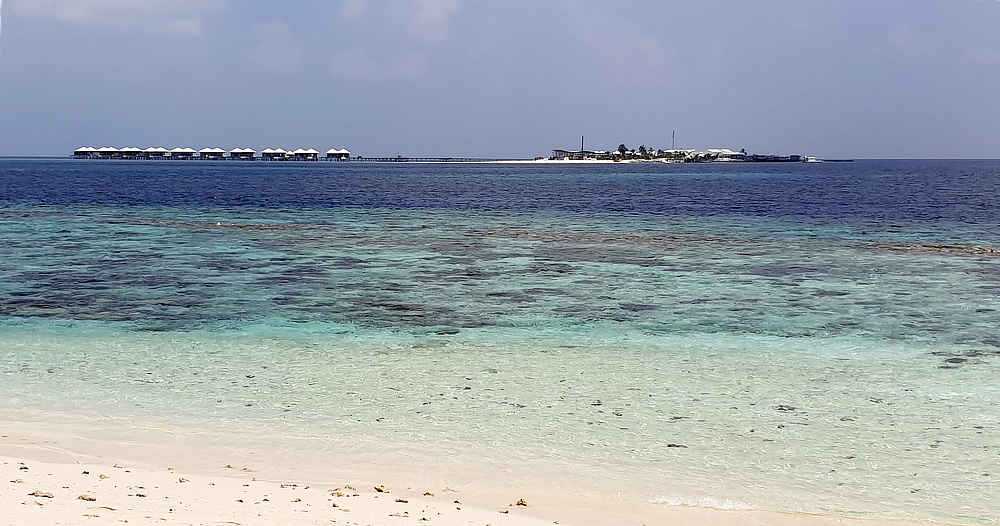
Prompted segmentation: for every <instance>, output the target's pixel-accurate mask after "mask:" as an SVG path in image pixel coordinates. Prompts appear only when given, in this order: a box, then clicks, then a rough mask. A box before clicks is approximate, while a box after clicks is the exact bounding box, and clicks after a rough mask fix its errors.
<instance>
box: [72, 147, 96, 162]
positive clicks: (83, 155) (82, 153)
mask: <svg viewBox="0 0 1000 526" xmlns="http://www.w3.org/2000/svg"><path fill="white" fill-rule="evenodd" d="M94 157H97V148H93V147H91V146H84V147H82V148H77V149H75V150H73V158H74V159H93V158H94Z"/></svg>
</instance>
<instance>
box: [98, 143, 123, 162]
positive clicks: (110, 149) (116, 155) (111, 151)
mask: <svg viewBox="0 0 1000 526" xmlns="http://www.w3.org/2000/svg"><path fill="white" fill-rule="evenodd" d="M97 156H98V157H100V158H101V159H121V158H122V153H121V151H119V150H118V148H115V147H114V146H103V147H101V148H98V149H97Z"/></svg>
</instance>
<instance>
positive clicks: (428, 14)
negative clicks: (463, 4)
mask: <svg viewBox="0 0 1000 526" xmlns="http://www.w3.org/2000/svg"><path fill="white" fill-rule="evenodd" d="M413 7H414V8H415V10H416V12H415V14H414V16H413V19H412V22H410V24H409V28H408V31H409V34H410V36H411V37H413V38H415V39H417V40H422V41H425V42H441V41H443V40H444V39H446V38H447V37H448V25H449V23H450V22H451V17H452V15H454V14H455V13H456V12H457V11H458V8H459V5H458V0H414V6H413Z"/></svg>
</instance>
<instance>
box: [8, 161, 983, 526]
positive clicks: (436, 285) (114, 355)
mask: <svg viewBox="0 0 1000 526" xmlns="http://www.w3.org/2000/svg"><path fill="white" fill-rule="evenodd" d="M749 168H750V169H752V170H753V171H750V170H748V169H747V167H744V166H740V167H733V166H708V167H702V166H698V167H677V166H663V167H660V166H653V167H647V166H638V167H636V166H628V167H619V166H614V167H610V168H609V167H604V166H602V167H549V168H539V167H517V166H501V165H461V166H452V165H444V166H442V165H422V166H412V165H411V166H380V165H365V166H358V165H351V166H336V165H335V166H330V165H327V164H326V163H319V165H317V166H312V165H283V166H277V167H261V166H232V165H231V164H230V163H222V164H221V165H220V164H218V163H216V164H212V163H206V164H200V163H191V164H189V165H178V164H168V163H129V162H121V163H101V162H88V161H79V162H74V161H43V160H40V161H9V160H5V161H4V162H3V165H2V174H3V178H2V185H3V186H2V187H3V188H6V189H7V190H8V191H7V193H6V194H5V195H4V196H3V198H2V199H0V240H2V241H3V242H2V244H0V261H3V262H4V263H3V265H2V266H0V334H2V338H0V374H2V375H3V379H4V380H3V384H2V386H0V396H2V399H3V404H4V405H6V406H8V407H25V408H45V409H58V410H63V411H69V412H89V413H93V414H111V415H117V416H120V417H122V418H140V419H144V420H148V421H157V420H162V421H169V422H175V423H176V422H182V423H183V422H188V423H191V424H192V425H198V426H203V427H207V428H213V427H214V428H219V429H221V428H227V429H231V428H232V427H233V426H235V427H237V428H240V429H245V430H248V431H253V430H255V429H267V430H272V431H275V432H279V433H291V434H296V435H299V436H315V437H340V438H350V437H373V438H376V439H378V440H382V441H385V442H388V443H392V442H398V443H401V444H403V443H406V444H426V445H429V446H434V447H438V448H442V449H443V450H445V451H447V450H449V449H452V450H456V451H458V450H468V449H472V450H476V451H480V452H482V453H483V454H484V455H487V456H489V455H504V454H511V453H516V454H518V455H521V456H528V457H536V458H539V459H543V460H545V461H548V462H552V463H560V464H565V465H568V466H578V467H579V469H586V466H588V465H590V466H595V465H596V466H601V467H602V468H604V469H607V470H609V471H611V472H617V473H620V474H621V477H622V478H628V479H633V480H636V481H640V482H637V483H636V485H635V487H634V491H635V492H637V493H639V494H641V495H645V496H646V498H648V499H650V500H657V499H658V500H659V501H662V502H675V501H676V499H678V498H681V497H679V495H682V496H683V498H684V499H688V500H682V501H684V502H690V501H691V500H690V499H691V498H695V499H697V498H698V497H700V496H709V497H713V498H716V499H731V500H732V501H733V502H738V503H741V504H740V505H747V506H755V507H761V508H767V509H783V510H805V511H813V512H816V511H818V512H833V513H838V512H851V513H855V512H860V513H887V514H890V515H891V514H899V513H904V514H909V513H914V514H917V515H918V516H927V515H930V516H935V517H946V518H956V517H961V516H967V517H973V518H975V517H978V518H985V519H990V518H995V517H997V516H1000V508H998V507H997V504H996V499H995V495H998V494H1000V482H998V480H1000V479H998V477H1000V443H998V442H997V440H996V434H997V431H998V429H1000V396H998V395H1000V392H998V391H1000V384H998V383H997V382H996V372H997V367H998V366H1000V334H998V332H997V327H1000V323H998V322H1000V315H998V311H1000V256H998V255H997V254H996V253H994V252H990V248H991V247H992V248H995V247H997V246H1000V240H998V239H997V237H998V234H997V232H1000V230H998V229H997V226H998V224H1000V220H998V218H1000V214H998V213H997V209H996V205H995V203H997V202H1000V201H998V200H997V199H996V198H997V196H996V195H993V194H995V193H996V192H997V188H998V187H1000V185H996V184H995V183H996V182H997V181H998V180H1000V177H998V175H997V174H998V171H1000V170H998V163H993V162H937V163H935V162H924V163H920V162H907V161H884V162H864V163H861V162H859V163H854V164H852V165H821V166H820V167H813V166H801V165H795V166H777V167H775V166H764V167H763V168H762V167H760V166H749ZM615 170H618V172H615ZM806 170H818V171H816V172H815V173H806V172H805V171H806ZM991 192H992V194H991ZM956 520H958V519H956Z"/></svg>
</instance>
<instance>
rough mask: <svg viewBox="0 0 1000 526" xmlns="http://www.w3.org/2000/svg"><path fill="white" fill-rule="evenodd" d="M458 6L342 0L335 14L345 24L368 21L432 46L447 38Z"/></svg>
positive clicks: (455, 1)
mask: <svg viewBox="0 0 1000 526" xmlns="http://www.w3.org/2000/svg"><path fill="white" fill-rule="evenodd" d="M460 7H461V5H460V1H459V0H343V2H342V3H341V4H340V9H338V12H337V14H338V16H339V17H340V19H341V20H343V21H345V22H359V21H362V20H365V19H369V21H371V22H374V23H377V24H380V25H388V26H394V27H396V28H398V29H399V30H400V33H401V34H403V35H405V36H406V37H408V38H410V39H413V40H416V41H419V42H426V43H433V42H441V41H444V40H445V39H446V38H447V37H448V28H449V26H450V25H451V18H452V16H454V14H455V13H457V12H458V10H459V8H460Z"/></svg>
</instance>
